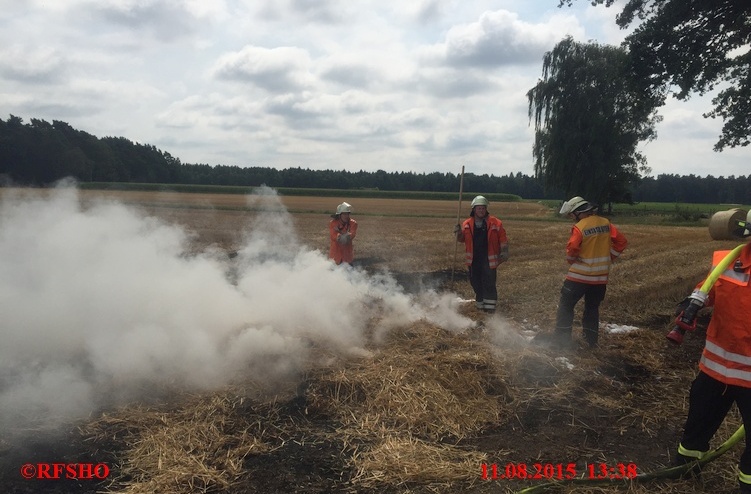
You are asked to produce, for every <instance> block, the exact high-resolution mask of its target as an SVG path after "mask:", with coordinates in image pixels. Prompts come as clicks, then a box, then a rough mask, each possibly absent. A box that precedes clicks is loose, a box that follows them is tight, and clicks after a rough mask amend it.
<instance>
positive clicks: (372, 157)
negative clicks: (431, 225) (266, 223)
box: [0, 0, 751, 176]
mask: <svg viewBox="0 0 751 494" xmlns="http://www.w3.org/2000/svg"><path fill="white" fill-rule="evenodd" d="M557 5H558V0H513V1H511V0H509V1H483V0H415V1H411V0H401V1H391V0H380V1H370V0H358V1H356V2H353V1H351V0H252V1H251V0H212V1H206V0H182V1H178V0H56V1H54V2H49V1H41V0H25V1H23V2H19V1H17V0H0V46H2V48H1V49H0V115H2V118H3V119H7V118H8V116H9V115H10V114H13V115H16V116H19V117H21V118H23V119H24V121H27V122H28V121H29V119H31V118H40V119H44V120H48V121H52V120H63V121H66V122H68V123H69V124H71V125H72V126H73V127H75V128H76V129H80V130H84V131H86V132H88V133H91V134H94V135H96V136H99V137H103V136H122V137H126V138H128V139H131V140H133V141H138V142H142V143H148V144H153V145H155V146H156V147H158V148H160V149H162V150H164V151H167V152H169V153H171V154H172V155H173V156H175V157H178V158H180V160H181V161H183V162H185V163H207V164H210V165H219V164H222V165H237V166H271V167H275V168H287V167H293V166H301V167H303V168H312V169H334V170H342V169H349V170H361V169H362V170H369V171H374V170H377V169H383V170H387V171H415V172H426V173H429V172H433V171H439V172H454V173H458V172H459V171H460V169H461V166H462V165H464V166H465V167H466V170H467V171H469V172H473V173H479V174H481V173H488V174H494V175H505V174H508V173H516V172H522V173H524V174H528V175H531V174H532V173H533V165H532V155H531V149H532V143H533V131H532V128H531V127H530V124H529V120H528V117H527V99H526V92H527V91H528V90H529V89H530V88H532V87H533V86H534V85H535V84H536V82H537V80H538V78H539V77H540V74H541V61H542V57H543V55H544V53H545V52H546V51H549V50H551V49H552V48H553V47H554V46H555V44H556V43H557V42H558V41H560V40H561V39H562V38H563V37H564V36H566V35H571V36H573V37H574V38H575V39H576V40H578V41H587V40H595V41H597V42H599V43H610V44H618V43H620V41H621V40H622V39H623V37H624V36H625V34H626V33H625V32H623V31H621V30H620V29H618V28H617V26H616V25H615V15H616V14H617V13H618V12H619V11H620V10H619V9H618V8H616V7H612V8H610V9H608V8H605V7H601V6H600V7H592V6H591V5H589V2H588V1H586V0H577V1H576V2H575V4H574V6H573V7H572V8H568V7H564V8H560V9H559V8H558V7H557ZM710 96H711V95H710ZM710 100H711V97H701V98H700V97H694V98H692V99H691V100H690V101H688V102H678V101H671V102H670V103H669V104H668V105H667V106H666V107H664V108H663V109H662V110H661V114H662V116H663V117H664V121H663V122H662V123H661V124H660V125H659V126H658V128H657V131H658V138H657V140H656V141H653V142H651V143H648V144H646V145H645V146H644V148H643V151H644V153H645V154H646V156H647V158H648V160H649V166H650V167H651V168H652V175H657V174H660V173H676V174H680V175H688V174H696V175H700V176H705V175H708V174H712V175H715V176H719V175H724V176H728V175H747V174H748V173H749V172H748V168H749V167H748V163H749V157H751V151H749V149H748V148H738V149H734V150H726V151H724V152H723V153H715V152H714V151H712V146H713V144H714V143H715V142H716V141H717V137H718V135H719V133H720V129H721V126H722V122H721V121H718V120H710V119H704V118H703V117H702V113H705V112H707V111H709V109H710V108H711V103H710Z"/></svg>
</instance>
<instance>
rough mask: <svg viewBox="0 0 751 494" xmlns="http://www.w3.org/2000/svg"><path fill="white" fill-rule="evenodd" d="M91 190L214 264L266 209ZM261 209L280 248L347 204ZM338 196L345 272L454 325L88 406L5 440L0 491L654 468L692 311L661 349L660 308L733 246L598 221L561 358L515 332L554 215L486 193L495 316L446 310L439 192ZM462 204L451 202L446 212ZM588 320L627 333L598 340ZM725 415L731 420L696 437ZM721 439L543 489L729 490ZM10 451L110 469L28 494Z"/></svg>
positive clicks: (663, 445)
mask: <svg viewBox="0 0 751 494" xmlns="http://www.w3.org/2000/svg"><path fill="white" fill-rule="evenodd" d="M103 195H106V197H108V198H111V199H114V200H117V201H121V202H124V203H125V204H129V205H131V206H133V207H135V208H138V209H141V210H143V212H144V213H145V214H148V215H154V216H157V217H159V218H162V219H164V220H165V221H168V222H174V223H178V224H181V225H184V226H185V227H186V228H187V229H189V230H190V231H192V232H195V237H194V243H193V245H192V249H194V250H195V251H201V250H203V249H206V248H207V247H209V246H218V247H220V248H221V249H222V250H224V251H226V252H227V253H228V254H229V256H228V257H230V258H231V257H232V256H233V255H234V253H235V252H236V251H237V249H239V248H240V247H241V242H242V239H241V238H240V236H239V234H238V232H240V231H242V230H243V228H244V227H245V225H247V223H248V221H249V219H250V218H252V217H253V216H254V215H258V214H268V215H275V214H278V215H279V218H280V220H284V219H285V218H286V216H284V214H283V212H281V211H273V210H259V209H258V208H248V207H247V203H246V198H244V197H242V196H232V195H227V196H223V195H200V194H171V193H159V194H157V193H141V192H106V193H104V192H96V191H83V192H81V199H82V201H83V202H84V203H86V202H87V201H89V200H91V199H93V198H94V197H101V196H103ZM281 200H282V202H283V204H284V206H285V207H286V208H287V210H288V211H289V212H290V213H291V219H292V221H293V222H294V227H295V230H296V232H297V236H298V238H297V239H290V241H293V242H298V243H300V244H302V245H305V246H309V247H310V248H312V249H317V250H320V251H321V252H325V251H326V250H327V249H328V240H327V223H328V220H329V214H330V213H331V212H332V210H333V209H334V208H335V207H336V204H337V203H338V202H340V201H341V200H347V198H344V197H343V198H340V199H337V198H315V197H288V198H286V197H283V198H281ZM350 202H352V203H353V205H354V211H355V212H354V214H353V217H354V218H355V219H356V220H357V221H358V223H359V232H358V236H357V239H356V240H355V249H356V257H357V265H358V269H361V270H363V271H365V272H367V273H369V274H373V275H375V274H377V273H382V272H384V271H388V272H389V273H390V276H392V277H393V278H394V279H395V280H397V281H398V282H399V284H400V285H401V286H402V287H404V290H405V291H406V292H407V293H410V294H417V293H419V292H421V291H427V290H430V289H433V290H438V291H449V292H453V293H455V294H456V295H455V296H453V297H452V298H451V300H453V301H454V302H453V303H454V304H455V305H456V307H457V309H456V310H457V311H458V312H459V313H460V314H461V315H463V316H466V317H468V318H470V319H471V320H473V321H475V322H476V325H475V327H474V328H471V329H467V330H465V331H461V332H456V331H454V332H451V331H447V330H445V329H441V328H440V327H438V326H437V325H436V324H433V323H430V322H428V321H425V320H422V321H417V322H412V323H408V324H404V325H401V326H399V325H398V324H397V325H396V327H395V328H394V329H392V330H390V331H389V332H388V333H387V334H380V335H376V334H372V335H371V336H372V337H371V338H370V339H369V341H368V343H367V349H368V350H369V352H366V353H363V354H361V355H357V356H352V355H349V356H347V355H342V354H339V353H337V352H330V351H329V349H327V348H325V347H320V348H318V347H317V345H318V344H319V343H318V342H315V341H311V342H310V344H311V345H312V346H313V347H315V348H316V349H317V352H316V353H317V354H320V355H326V356H327V357H328V358H326V359H325V360H324V359H320V360H316V361H315V362H314V361H311V363H310V366H309V368H307V369H305V372H304V373H303V374H302V375H300V376H299V380H298V381H297V382H294V383H290V386H289V387H287V388H284V387H279V388H277V389H275V390H269V389H266V388H264V383H258V382H253V380H252V379H250V376H249V377H248V379H247V380H244V381H243V380H240V381H238V382H236V383H234V384H233V385H231V386H229V387H227V388H226V389H222V390H219V391H216V392H212V393H189V394H182V395H177V396H172V397H171V399H169V400H165V401H164V402H163V403H160V404H153V403H152V404H142V403H141V404H139V403H131V404H127V405H125V406H122V407H118V408H113V409H107V410H103V411H101V412H100V413H99V414H98V415H95V416H92V417H91V418H90V419H89V420H85V421H82V422H80V423H77V424H72V425H71V426H70V430H68V431H66V433H65V439H64V440H57V441H55V442H54V443H52V442H49V441H47V442H44V441H41V440H40V441H37V442H36V443H33V442H32V443H31V444H33V448H31V449H26V450H24V451H23V452H22V453H18V454H13V452H12V450H7V449H6V450H5V451H4V452H3V454H2V455H0V460H2V461H3V472H2V475H3V478H2V481H3V483H4V484H5V485H6V486H8V489H7V490H5V492H36V491H39V492H50V491H51V489H52V490H54V489H56V488H59V490H58V491H57V492H95V491H107V492H122V493H152V492H160V493H191V492H233V493H234V492H237V493H240V492H263V493H287V492H289V493H314V492H315V493H318V492H379V493H380V492H385V493H402V492H403V493H407V492H409V493H453V492H469V493H478V494H479V493H491V492H515V491H517V490H521V489H524V488H527V487H532V486H535V485H539V484H542V483H545V480H518V479H497V480H483V479H482V477H481V473H482V469H481V468H482V467H481V465H482V464H488V465H489V464H497V465H498V468H499V471H500V472H504V471H505V469H506V466H507V465H508V464H515V465H526V466H527V468H528V469H529V470H534V464H542V465H544V464H552V465H554V466H557V465H563V467H564V468H565V466H566V465H568V464H570V463H573V464H575V465H576V469H577V471H578V473H579V474H580V475H584V474H585V473H586V467H585V465H586V464H591V463H605V464H607V465H609V466H616V465H617V464H619V463H620V464H629V463H632V464H635V465H636V466H637V468H638V471H639V472H640V473H642V472H649V471H653V470H658V469H660V468H662V467H664V466H665V465H667V464H669V462H670V458H671V456H672V455H673V452H674V450H675V448H676V445H677V441H678V439H679V436H680V433H681V429H682V426H683V423H684V420H685V417H686V411H687V396H688V390H689V386H690V383H691V380H692V379H693V377H694V375H695V373H696V370H697V361H698V358H699V355H700V352H701V348H702V346H703V334H704V333H703V328H704V327H705V325H706V319H707V317H708V316H706V315H705V316H704V317H703V319H702V324H700V328H699V330H698V331H697V332H696V333H695V334H692V335H689V336H688V337H687V340H686V342H685V343H684V345H682V346H681V347H672V346H669V344H668V343H667V341H666V339H665V334H666V333H667V331H668V330H669V329H670V323H671V320H672V318H673V308H674V306H675V304H676V303H677V302H679V301H680V300H681V299H682V298H683V297H685V296H686V295H687V294H688V293H690V291H691V290H692V288H693V286H694V285H695V284H696V283H697V282H698V281H699V280H700V279H701V278H702V277H703V276H704V275H705V274H706V272H707V270H708V268H709V263H710V259H711V254H712V252H713V251H714V250H717V249H721V248H732V247H733V246H735V245H737V242H734V241H723V242H717V241H712V240H711V239H710V237H709V234H708V231H707V228H706V227H705V226H696V227H665V226H655V225H643V224H640V225H632V224H620V223H619V222H618V218H614V219H613V221H614V222H615V223H616V224H617V225H618V226H619V228H620V229H621V230H622V231H623V232H624V234H625V235H626V236H627V237H628V239H629V247H628V249H627V251H626V252H625V253H624V254H623V256H622V257H621V258H620V260H619V261H618V262H617V264H616V265H615V266H614V268H613V272H612V278H611V283H610V284H609V286H608V291H607V296H606V299H605V302H604V303H603V306H602V310H601V322H602V326H603V328H602V330H601V331H602V333H601V338H600V342H601V345H600V347H599V348H598V349H596V350H588V349H587V350H585V349H584V348H583V347H581V348H578V349H571V350H561V349H556V348H545V347H541V346H537V345H534V344H532V343H530V342H529V340H528V337H529V336H530V335H532V334H534V333H540V332H543V333H544V332H549V331H551V330H552V327H553V322H554V316H555V310H556V304H557V300H558V292H559V290H560V285H561V283H562V281H563V278H564V274H565V272H566V269H567V265H566V263H565V261H564V254H563V248H564V245H565V242H566V240H567V238H568V234H569V224H568V223H567V222H565V221H561V220H559V219H557V218H555V214H554V212H553V211H550V210H549V209H547V208H545V207H543V206H541V205H539V204H536V203H530V202H522V203H503V204H491V206H490V208H489V210H490V212H491V214H494V215H496V216H498V217H500V218H501V219H502V220H503V222H504V225H505V227H506V230H507V232H508V236H509V241H510V245H511V258H510V260H509V261H508V262H507V263H505V264H503V265H502V266H501V268H500V270H499V274H498V286H499V296H500V301H499V303H500V305H499V310H498V313H497V314H496V315H494V316H490V317H489V316H487V315H485V314H482V313H479V312H476V311H475V309H474V308H473V304H472V303H466V301H468V300H469V299H472V298H473V295H472V291H471V288H470V287H469V284H468V282H467V281H466V279H465V278H466V276H465V273H464V268H463V266H462V265H461V258H462V251H461V246H460V248H459V249H458V250H457V246H456V243H455V242H454V241H453V239H452V234H451V232H452V230H453V225H454V223H455V221H456V214H457V204H456V203H450V202H442V201H418V200H378V199H360V200H357V201H350ZM468 210H469V207H468V204H466V203H465V205H463V206H462V208H461V216H462V218H464V217H465V216H466V215H467V213H468V212H469V211H468ZM280 248H285V246H280ZM452 278H453V282H452ZM310 290H311V293H314V292H315V287H310ZM457 299H460V300H461V301H462V302H461V303H458V302H456V300H457ZM284 310H294V308H285V309H284ZM607 325H614V326H618V327H623V326H633V327H636V328H638V329H635V330H632V331H628V332H624V333H617V332H613V333H610V332H608V331H607V330H606V328H605V327H606V326H607ZM576 336H577V338H580V334H579V333H577V335H576ZM739 425H740V419H739V417H738V416H737V414H736V413H735V412H733V413H732V414H731V415H730V416H729V418H728V420H727V421H726V423H725V424H724V425H723V427H722V428H721V430H720V432H719V433H718V436H717V438H716V443H717V444H719V443H720V442H721V440H724V439H726V438H727V437H729V436H730V434H732V432H734V431H735V430H736V428H737V427H738V426H739ZM32 449H33V451H34V453H33V455H31V451H32ZM740 449H741V448H740V446H737V447H736V448H735V449H732V450H731V451H730V452H729V453H727V454H726V455H724V456H723V457H721V458H720V459H719V460H717V461H716V462H714V463H712V464H710V465H709V466H708V467H707V468H706V469H705V472H704V474H703V476H702V477H701V478H700V479H697V480H675V481H666V480H665V481H654V482H650V483H644V484H638V483H633V484H631V483H624V482H622V481H621V482H616V483H613V484H612V485H598V486H586V485H576V486H572V485H567V484H566V483H565V482H564V483H562V484H561V486H560V487H558V488H555V489H553V490H551V492H565V493H569V492H579V493H585V494H590V493H610V492H613V493H615V492H630V493H639V494H641V493H666V494H668V493H678V492H681V493H699V492H715V493H729V492H733V491H734V489H735V488H736V477H735V475H736V474H735V464H736V462H737V459H738V456H739V454H740ZM23 455H26V456H23ZM30 455H31V456H34V457H37V458H42V459H44V458H54V459H55V460H56V461H86V460H85V458H91V459H93V460H94V461H105V462H107V463H108V464H109V465H111V469H112V474H111V475H110V478H109V479H108V482H105V483H101V484H99V485H92V484H87V483H85V482H82V483H76V484H75V485H72V484H71V483H70V482H68V483H60V485H59V486H55V485H51V484H49V483H45V484H44V485H40V484H39V483H35V482H30V481H23V480H21V479H19V476H18V474H17V471H18V470H17V468H18V466H19V464H20V463H19V462H20V461H21V460H24V461H30V460H31V457H30ZM40 461H41V460H40ZM44 461H49V460H44ZM89 461H91V460H89Z"/></svg>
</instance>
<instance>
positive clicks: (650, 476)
mask: <svg viewBox="0 0 751 494" xmlns="http://www.w3.org/2000/svg"><path fill="white" fill-rule="evenodd" d="M745 436H746V429H745V427H744V426H742V425H741V426H740V427H738V430H736V431H735V432H734V433H733V435H731V436H730V437H729V438H728V439H727V441H725V442H724V443H722V444H721V445H719V446H718V447H717V448H715V449H713V450H712V451H710V452H709V453H707V454H706V455H704V456H703V457H702V458H701V459H700V460H695V461H692V462H690V463H686V464H684V465H678V466H674V467H668V468H663V469H661V470H655V471H654V472H649V473H640V474H638V475H637V476H636V477H633V478H631V479H623V478H620V479H588V478H579V479H572V480H560V481H556V482H547V483H545V484H540V485H536V486H534V487H529V488H527V489H522V490H520V491H516V494H540V493H542V492H545V491H547V490H548V489H552V488H556V487H564V486H567V485H588V486H603V485H613V484H617V483H624V482H626V483H627V482H632V481H636V482H645V481H650V480H660V479H674V478H676V477H678V476H680V475H682V474H685V473H687V472H688V471H689V470H691V469H693V468H695V467H697V466H703V465H706V464H707V463H709V462H711V461H714V460H716V459H717V458H719V457H720V456H721V455H722V454H724V453H725V452H726V451H728V450H729V449H730V448H732V447H733V446H735V445H736V444H737V443H738V442H739V441H740V440H741V439H743V438H744V437H745Z"/></svg>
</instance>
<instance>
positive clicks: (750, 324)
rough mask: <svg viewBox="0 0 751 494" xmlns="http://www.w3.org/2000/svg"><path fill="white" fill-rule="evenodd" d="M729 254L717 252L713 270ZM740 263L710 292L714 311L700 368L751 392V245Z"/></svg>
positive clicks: (723, 275)
mask: <svg viewBox="0 0 751 494" xmlns="http://www.w3.org/2000/svg"><path fill="white" fill-rule="evenodd" d="M728 252H730V251H717V252H715V253H714V256H713V258H712V264H713V266H716V265H717V264H719V262H720V261H722V259H723V258H724V257H725V256H726V255H727V254H728ZM737 261H739V262H737V264H736V263H731V264H730V266H728V268H727V269H726V270H725V272H723V273H722V274H721V275H720V277H719V279H718V280H717V281H716V282H715V284H714V286H713V287H712V289H711V290H710V291H709V297H708V298H707V304H706V305H707V306H711V307H714V309H713V311H712V319H711V320H710V322H709V326H708V327H707V341H706V344H705V345H704V351H703V352H702V355H701V359H700V360H699V368H700V369H701V370H702V371H703V372H704V373H706V374H708V375H710V376H711V377H713V378H715V379H717V380H718V381H720V382H723V383H725V384H730V385H736V386H743V387H744V388H751V316H749V314H751V283H749V280H750V279H751V244H747V245H746V246H745V247H744V248H743V250H741V254H740V256H739V257H738V260H737ZM702 284H703V282H702V283H700V284H699V285H697V287H700V286H701V285H702Z"/></svg>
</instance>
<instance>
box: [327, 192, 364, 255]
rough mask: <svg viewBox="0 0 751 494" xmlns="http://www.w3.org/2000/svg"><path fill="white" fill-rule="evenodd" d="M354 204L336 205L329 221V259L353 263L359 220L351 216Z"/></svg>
mask: <svg viewBox="0 0 751 494" xmlns="http://www.w3.org/2000/svg"><path fill="white" fill-rule="evenodd" d="M351 213H352V205H351V204H348V203H346V202H343V203H341V204H339V205H338V206H337V207H336V213H335V214H332V215H331V221H329V238H330V240H331V242H330V246H329V259H331V260H332V261H334V262H335V263H336V264H341V263H346V264H352V261H353V260H354V259H355V250H354V247H353V245H352V241H353V240H354V239H355V236H356V235H357V222H356V221H355V220H354V219H353V218H351V216H350V215H351Z"/></svg>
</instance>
